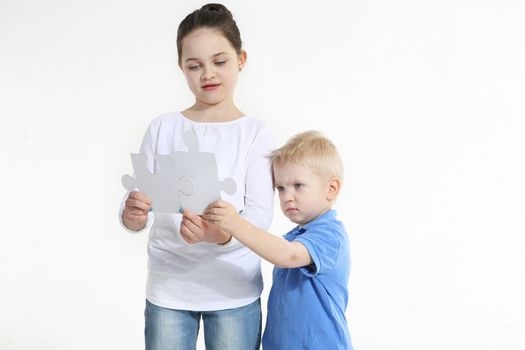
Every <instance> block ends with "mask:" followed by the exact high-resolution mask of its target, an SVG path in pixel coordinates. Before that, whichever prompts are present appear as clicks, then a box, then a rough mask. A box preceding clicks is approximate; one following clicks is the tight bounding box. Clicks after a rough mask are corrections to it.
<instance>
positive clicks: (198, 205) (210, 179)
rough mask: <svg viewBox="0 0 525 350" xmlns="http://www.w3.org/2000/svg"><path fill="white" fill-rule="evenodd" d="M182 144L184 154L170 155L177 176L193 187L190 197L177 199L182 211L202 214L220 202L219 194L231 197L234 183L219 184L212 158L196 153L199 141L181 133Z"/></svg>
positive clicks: (191, 132)
mask: <svg viewBox="0 0 525 350" xmlns="http://www.w3.org/2000/svg"><path fill="white" fill-rule="evenodd" d="M184 143H185V144H186V146H187V147H188V152H175V153H173V154H172V155H171V157H172V159H173V163H174V164H175V172H176V173H177V176H178V177H179V178H180V177H183V176H184V177H188V178H190V179H191V180H192V181H193V184H194V186H195V190H194V191H193V193H192V194H191V195H184V196H182V197H181V202H182V207H183V208H187V209H189V210H191V211H192V212H194V213H197V214H202V213H203V212H204V209H206V207H207V206H208V205H209V204H210V203H211V202H214V201H216V200H219V199H221V191H224V192H226V193H227V194H229V195H232V194H234V193H235V190H236V185H235V181H233V179H232V178H226V179H224V180H223V181H219V179H218V170H217V160H216V159H215V154H213V153H210V152H199V141H198V139H197V135H196V134H195V132H194V131H192V130H190V131H186V132H185V133H184Z"/></svg>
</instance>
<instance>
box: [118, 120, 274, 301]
mask: <svg viewBox="0 0 525 350" xmlns="http://www.w3.org/2000/svg"><path fill="white" fill-rule="evenodd" d="M191 129H193V130H194V131H195V133H196V135H197V138H198V142H199V151H201V152H212V153H214V154H215V157H216V160H217V168H218V179H219V180H223V179H225V178H228V177H231V178H232V179H233V180H234V181H235V183H236V187H237V190H236V192H235V194H233V195H228V194H226V193H224V192H221V197H222V199H224V200H227V201H228V202H230V203H232V204H233V205H234V206H235V207H236V208H237V210H239V211H241V210H242V216H243V217H244V218H245V219H247V220H248V221H250V222H251V223H252V224H254V225H256V226H257V227H259V228H261V229H263V230H267V229H268V228H269V226H270V223H271V220H272V212H273V189H272V177H271V170H270V162H269V160H268V158H267V156H268V154H269V153H270V151H271V150H272V149H273V138H272V136H271V133H270V131H269V129H268V127H266V126H265V125H264V123H262V122H261V121H260V120H258V119H256V118H253V117H249V116H244V117H242V118H239V119H236V120H233V121H230V122H223V123H221V122H219V123H198V122H194V121H192V120H190V119H188V118H186V117H185V116H184V115H182V114H181V113H179V112H177V113H171V114H166V115H162V116H160V117H158V118H156V119H154V120H153V121H152V122H151V124H150V126H149V128H148V130H147V132H146V134H145V136H144V139H143V141H142V145H141V148H140V152H141V153H145V154H146V155H147V159H148V170H149V171H150V172H153V170H154V168H155V164H154V163H155V154H161V155H167V154H171V153H173V152H176V151H188V149H187V147H186V145H185V144H184V140H183V137H182V135H183V133H184V132H185V131H188V130H191ZM126 198H127V195H126ZM123 207H124V202H123V203H122V206H121V210H120V215H119V216H120V218H121V220H122V210H123ZM181 219H182V216H181V215H180V214H169V213H156V214H153V213H150V216H149V218H148V223H147V225H146V227H145V228H144V230H146V229H148V228H150V233H149V240H148V280H147V286H146V297H147V299H148V300H149V301H150V302H152V303H154V304H156V305H159V306H162V307H167V308H172V309H181V310H193V311H211V310H222V309H230V308H235V307H240V306H244V305H247V304H249V303H251V302H253V301H255V300H256V299H257V298H258V297H259V296H260V294H261V292H262V288H263V283H262V276H261V269H260V259H259V257H258V256H257V255H256V254H255V253H253V252H252V251H251V250H249V249H248V248H246V247H245V246H244V245H242V244H241V243H240V242H238V241H237V240H235V238H232V240H231V241H230V242H229V243H227V244H225V245H218V244H211V243H204V242H202V243H197V244H188V243H186V241H184V240H183V239H182V237H181V236H180V232H179V230H180V223H181ZM133 232H134V231H133Z"/></svg>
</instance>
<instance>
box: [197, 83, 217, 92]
mask: <svg viewBox="0 0 525 350" xmlns="http://www.w3.org/2000/svg"><path fill="white" fill-rule="evenodd" d="M219 86H220V84H206V85H203V86H201V88H202V89H203V90H206V91H212V90H215V89H217V88H218V87H219Z"/></svg>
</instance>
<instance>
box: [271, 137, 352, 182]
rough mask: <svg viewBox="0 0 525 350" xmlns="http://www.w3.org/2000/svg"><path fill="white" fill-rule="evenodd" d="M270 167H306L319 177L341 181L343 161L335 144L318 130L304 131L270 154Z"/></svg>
mask: <svg viewBox="0 0 525 350" xmlns="http://www.w3.org/2000/svg"><path fill="white" fill-rule="evenodd" d="M270 161H271V163H272V169H273V168H274V166H275V165H279V164H297V165H302V166H305V167H307V168H308V169H310V170H312V171H313V172H314V173H316V174H318V175H319V176H321V177H326V178H328V179H330V178H332V177H336V178H338V179H339V180H340V181H341V184H342V182H343V175H344V169H343V162H342V161H341V157H340V156H339V153H338V152H337V149H336V148H335V145H334V144H333V143H332V141H330V140H329V139H327V138H326V137H324V136H323V135H322V134H321V133H320V132H318V131H313V130H312V131H305V132H302V133H299V134H297V135H295V136H294V137H292V138H291V139H290V140H288V142H286V144H285V145H284V146H282V147H281V148H278V149H276V150H274V151H273V152H272V153H271V154H270Z"/></svg>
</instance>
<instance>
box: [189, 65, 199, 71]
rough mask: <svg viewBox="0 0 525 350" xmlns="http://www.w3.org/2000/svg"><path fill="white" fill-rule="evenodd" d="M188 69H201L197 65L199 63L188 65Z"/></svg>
mask: <svg viewBox="0 0 525 350" xmlns="http://www.w3.org/2000/svg"><path fill="white" fill-rule="evenodd" d="M188 69H189V70H197V69H199V66H197V65H193V66H188Z"/></svg>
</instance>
